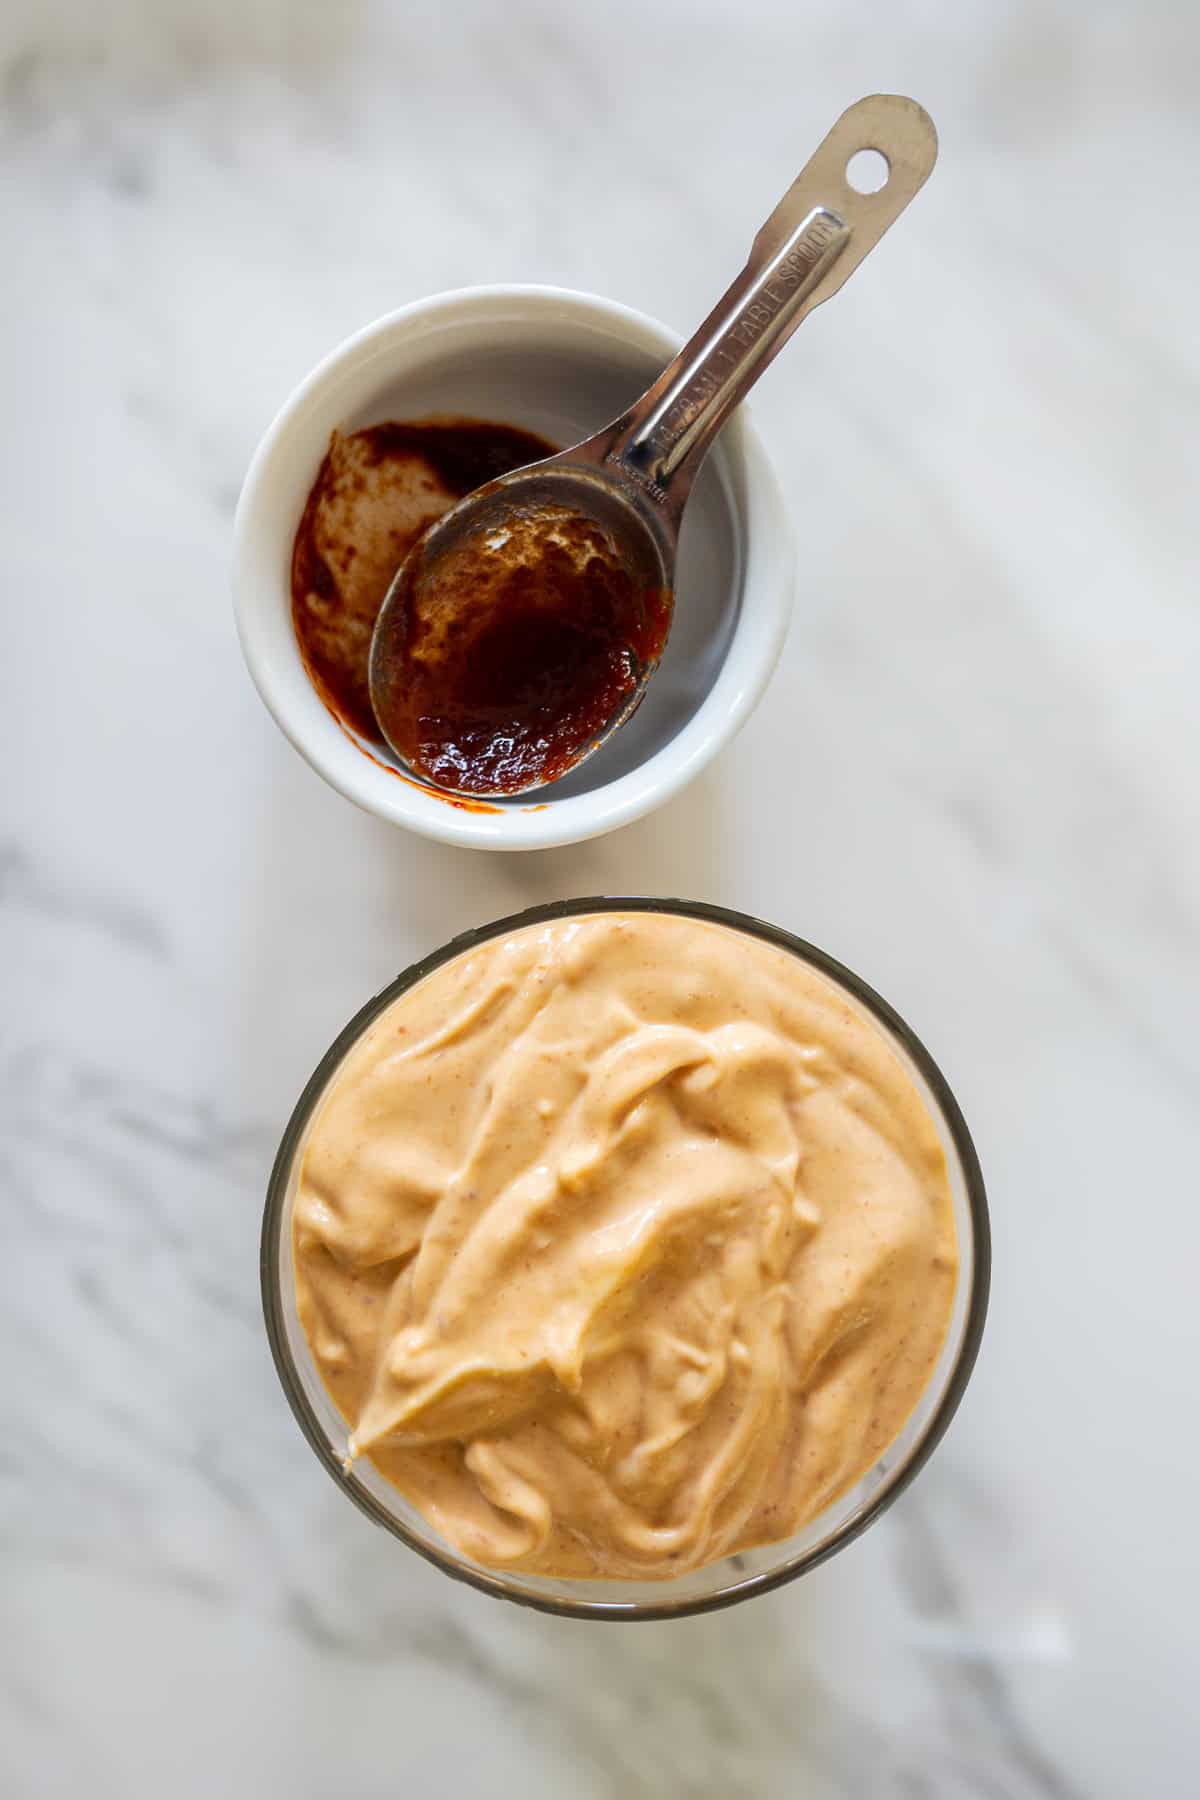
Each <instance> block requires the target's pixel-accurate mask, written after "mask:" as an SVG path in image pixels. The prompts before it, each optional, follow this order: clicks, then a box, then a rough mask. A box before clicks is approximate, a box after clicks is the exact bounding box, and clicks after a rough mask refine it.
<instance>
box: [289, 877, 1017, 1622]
mask: <svg viewBox="0 0 1200 1800" xmlns="http://www.w3.org/2000/svg"><path fill="white" fill-rule="evenodd" d="M606 912H642V913H666V914H668V915H671V916H674V917H678V918H688V919H697V920H700V921H702V922H704V923H708V924H714V925H723V926H726V927H728V928H730V929H732V930H735V931H741V932H744V933H746V934H747V935H748V936H750V937H754V938H758V939H759V940H760V941H761V942H765V943H768V944H772V945H774V946H775V947H776V948H778V949H781V950H785V951H787V952H789V953H790V954H792V955H794V956H798V957H799V958H800V960H801V961H803V962H806V963H808V964H809V965H810V966H811V967H813V968H815V969H817V970H818V971H819V972H820V973H821V974H823V975H826V976H828V977H829V978H830V979H831V980H832V981H834V982H836V983H838V984H840V985H841V986H843V987H844V988H846V989H847V991H848V992H849V993H850V994H851V995H852V996H853V997H854V998H855V999H856V1000H858V1001H859V1002H860V1003H861V1004H862V1005H863V1006H865V1007H866V1009H867V1011H868V1012H869V1013H871V1014H872V1016H873V1017H874V1018H875V1020H876V1021H877V1022H878V1023H880V1024H881V1025H883V1027H884V1028H885V1030H886V1031H888V1032H890V1033H891V1034H892V1036H893V1037H894V1038H895V1039H896V1040H897V1041H898V1042H899V1043H900V1045H901V1046H902V1048H903V1049H904V1050H905V1051H906V1053H907V1054H908V1056H909V1057H910V1058H911V1059H912V1061H913V1063H914V1064H915V1065H916V1067H917V1069H918V1070H919V1072H920V1074H921V1076H922V1077H923V1079H924V1080H925V1082H926V1084H927V1085H928V1088H929V1091H930V1093H931V1094H932V1096H933V1099H934V1101H935V1103H936V1105H937V1107H938V1109H939V1111H940V1113H941V1116H942V1119H943V1120H944V1122H945V1126H946V1129H947V1131H948V1133H949V1136H950V1139H951V1142H952V1144H953V1148H954V1152H955V1155H956V1156H957V1157H958V1160H959V1166H960V1168H961V1170H962V1176H963V1184H964V1188H965V1193H966V1200H967V1208H968V1212H969V1214H970V1219H971V1239H972V1270H971V1289H970V1294H969V1298H968V1303H967V1311H966V1314H965V1317H964V1321H963V1332H962V1340H961V1342H960V1344H959V1348H958V1354H957V1356H956V1358H955V1361H954V1365H953V1367H952V1368H951V1370H950V1373H949V1377H948V1379H947V1382H946V1387H945V1390H944V1392H943V1394H942V1397H941V1399H940V1401H939V1402H938V1405H937V1407H936V1409H935V1411H934V1412H933V1414H932V1415H931V1417H930V1419H929V1422H928V1424H927V1425H926V1427H925V1430H924V1432H923V1433H922V1435H921V1436H920V1437H919V1438H918V1439H917V1441H916V1443H915V1444H914V1445H913V1447H912V1449H911V1450H910V1452H909V1454H908V1456H907V1458H906V1459H905V1461H904V1462H903V1463H901V1464H900V1465H899V1466H898V1468H897V1469H896V1471H895V1473H894V1474H893V1476H892V1477H891V1479H890V1480H889V1481H888V1482H887V1483H886V1485H885V1486H884V1487H882V1488H881V1489H880V1491H879V1492H878V1493H877V1494H876V1495H875V1496H874V1498H873V1499H872V1500H871V1501H870V1502H869V1503H868V1504H867V1505H866V1506H864V1507H862V1508H861V1509H860V1510H859V1511H858V1512H856V1513H855V1514H854V1515H853V1516H852V1517H851V1518H850V1519H849V1520H848V1521H847V1522H846V1524H845V1525H843V1526H842V1528H841V1529H840V1530H838V1531H837V1532H835V1533H834V1535H833V1536H832V1537H831V1538H829V1539H827V1540H825V1541H823V1542H822V1543H821V1544H819V1545H817V1546H815V1547H814V1548H813V1549H812V1550H811V1551H809V1552H808V1553H807V1554H805V1555H802V1556H800V1557H798V1558H796V1560H795V1561H794V1562H792V1563H789V1564H787V1565H786V1566H784V1567H782V1568H777V1569H769V1570H765V1571H764V1572H762V1573H761V1574H758V1575H751V1576H748V1577H747V1578H746V1579H745V1580H744V1581H738V1582H735V1583H733V1584H732V1585H731V1586H729V1587H726V1588H722V1589H721V1590H720V1591H719V1592H718V1593H715V1594H708V1595H702V1596H699V1597H693V1598H688V1599H681V1600H677V1601H674V1602H672V1601H670V1600H668V1599H665V1598H664V1599H663V1600H662V1601H619V1600H588V1599H587V1598H586V1590H587V1588H588V1587H589V1585H590V1583H589V1582H587V1581H580V1582H579V1583H577V1586H578V1587H579V1588H580V1589H581V1590H583V1593H582V1595H581V1596H580V1597H579V1598H576V1597H574V1596H571V1597H569V1598H568V1597H565V1596H551V1595H541V1594H532V1593H514V1592H512V1591H510V1589H509V1587H508V1586H507V1578H506V1576H505V1574H504V1573H503V1572H502V1571H495V1572H493V1571H490V1570H488V1569H486V1568H484V1567H483V1566H482V1565H476V1564H467V1563H465V1562H460V1561H457V1560H456V1559H455V1558H454V1557H453V1556H452V1555H448V1554H445V1553H444V1552H442V1551H441V1550H439V1549H438V1548H437V1547H436V1546H435V1545H433V1544H432V1543H427V1542H422V1540H421V1539H420V1538H418V1537H417V1535H416V1534H415V1533H414V1532H412V1531H410V1530H409V1528H408V1527H407V1526H406V1525H405V1524H404V1523H403V1521H402V1520H400V1519H398V1518H397V1517H396V1516H395V1515H394V1514H392V1513H390V1512H389V1511H388V1510H387V1508H386V1507H384V1506H382V1505H381V1504H380V1503H379V1501H378V1500H376V1498H375V1497H374V1495H373V1494H372V1493H371V1492H370V1491H369V1489H367V1488H366V1487H365V1486H364V1485H363V1484H362V1483H361V1482H360V1481H359V1480H358V1478H357V1476H356V1475H355V1474H354V1472H353V1470H350V1471H347V1470H345V1469H343V1467H342V1463H341V1460H340V1458H339V1457H338V1456H337V1455H336V1453H335V1452H334V1450H333V1448H332V1446H331V1445H330V1442H329V1439H328V1437H327V1436H326V1434H325V1432H324V1431H323V1430H322V1428H321V1425H320V1422H319V1421H318V1419H317V1417H316V1414H315V1412H314V1411H313V1408H312V1406H311V1405H310V1403H309V1400H308V1396H307V1395H306V1394H305V1392H304V1389H303V1385H302V1383H301V1380H300V1376H299V1372H298V1370H297V1368H296V1365H295V1362H294V1360H293V1358H292V1355H291V1350H290V1347H289V1344H288V1338H287V1330H286V1326H285V1322H284V1317H283V1312H282V1306H281V1302H280V1292H281V1282H282V1278H283V1274H284V1270H283V1267H282V1253H283V1252H284V1250H286V1252H287V1254H288V1257H289V1258H290V1253H291V1239H290V1235H289V1237H288V1241H287V1243H286V1245H285V1244H284V1242H283V1230H282V1227H283V1218H284V1209H285V1205H286V1201H287V1190H288V1184H289V1180H290V1175H291V1169H292V1164H293V1161H294V1159H295V1154H296V1150H297V1147H298V1145H299V1143H300V1140H301V1138H302V1137H303V1134H304V1132H305V1130H306V1129H307V1127H308V1124H309V1121H310V1119H311V1117H312V1115H313V1113H314V1111H315V1109H316V1107H317V1105H318V1103H319V1102H320V1100H321V1099H322V1097H323V1095H324V1093H325V1090H326V1087H327V1084H328V1082H329V1079H330V1077H331V1076H332V1074H333V1073H334V1071H335V1069H336V1068H337V1065H338V1064H339V1063H340V1062H341V1060H342V1058H343V1057H344V1056H345V1055H346V1054H347V1052H348V1051H349V1050H350V1049H351V1047H352V1046H353V1044H354V1043H356V1042H357V1040H358V1039H359V1038H360V1037H361V1036H362V1034H363V1033H364V1032H365V1031H366V1030H368V1028H369V1027H370V1026H371V1025H372V1024H373V1023H374V1022H375V1020H376V1019H377V1018H378V1017H379V1016H380V1014H381V1013H383V1012H385V1011H386V1010H387V1008H388V1007H389V1006H391V1004H392V1003H393V1001H395V1000H396V999H397V998H398V997H399V996H400V995H401V994H403V993H406V992H407V991H408V990H409V989H410V988H412V987H415V986H416V984H417V983H418V982H420V981H423V980H424V979H425V977H426V976H427V975H431V974H432V973H433V972H434V971H435V970H436V969H439V968H441V967H442V966H443V965H444V964H446V963H448V962H451V961H453V960H454V959H455V958H456V957H459V956H462V955H464V954H465V953H467V952H469V951H471V950H474V949H476V948H478V946H479V945H480V944H484V943H487V942H489V941H490V940H491V939H493V938H495V937H499V936H501V935H503V934H504V933H505V932H509V931H517V930H520V929H523V928H524V927H526V926H530V925H540V924H547V923H550V922H552V921H555V920H559V919H569V918H575V917H579V916H582V915H586V914H594V913H606ZM289 1267H290V1264H289ZM259 1273H260V1281H261V1286H262V1305H263V1318H264V1322H265V1325H266V1331H267V1339H268V1342H269V1344H270V1348H271V1355H272V1358H273V1360H274V1363H275V1371H276V1374H277V1375H278V1377H279V1381H280V1385H281V1386H282V1388H283V1391H284V1394H285V1396H286V1398H287V1401H288V1404H289V1405H290V1406H291V1409H292V1412H293V1414H294V1415H295V1418H296V1421H297V1423H298V1425H299V1426H300V1429H301V1431H302V1432H303V1434H304V1436H305V1438H306V1439H307V1440H308V1443H309V1445H310V1447H311V1448H312V1449H313V1450H314V1451H315V1452H316V1454H317V1457H318V1459H319V1460H320V1462H321V1464H322V1466H323V1467H324V1468H325V1469H326V1471H327V1472H328V1473H329V1474H330V1475H331V1476H332V1478H333V1479H334V1481H335V1482H336V1483H337V1485H338V1487H339V1488H340V1489H341V1491H342V1492H343V1493H344V1494H346V1495H347V1496H348V1497H349V1498H350V1499H351V1500H353V1501H354V1503H355V1505H357V1506H358V1507H359V1508H360V1510H361V1511H362V1512H364V1513H365V1514H366V1515H367V1517H368V1518H370V1519H373V1520H374V1522H375V1523H376V1524H377V1525H381V1526H383V1527H384V1529H385V1530H387V1531H389V1532H390V1533H391V1534H392V1536H394V1537H397V1538H399V1539H400V1541H401V1542H402V1543H404V1544H406V1545H407V1546H408V1548H409V1549H410V1550H415V1551H416V1552H417V1554H418V1555H419V1556H422V1557H424V1559H425V1560H426V1562H429V1563H432V1564H433V1565H434V1566H435V1567H436V1568H438V1569H440V1570H441V1571H442V1572H443V1574H446V1575H450V1576H452V1577H453V1578H454V1579H455V1580H456V1581H463V1582H465V1583H466V1584H467V1585H468V1586H469V1587H473V1588H475V1589H477V1590H478V1591H479V1592H481V1593H485V1594H491V1595H493V1596H496V1597H498V1598H501V1599H504V1600H508V1601H510V1602H512V1603H513V1604H515V1605H518V1606H528V1607H532V1608H533V1609H534V1610H535V1611H538V1612H545V1613H552V1614H554V1615H556V1616H557V1617H560V1618H587V1619H607V1620H615V1621H618V1622H619V1621H627V1622H633V1621H636V1620H642V1619H658V1620H661V1619H679V1618H686V1617H689V1616H693V1615H695V1614H698V1613H707V1612H716V1611H719V1610H720V1609H721V1608H723V1607H726V1606H733V1605H735V1604H737V1603H738V1602H739V1601H742V1600H749V1599H751V1598H753V1597H754V1596H756V1595H758V1594H766V1593H770V1592H771V1591H772V1590H773V1589H775V1588H779V1587H782V1586H784V1585H785V1584H786V1583H787V1582H789V1581H794V1580H795V1579H796V1578H797V1577H798V1576H800V1575H804V1574H807V1573H809V1571H810V1570H812V1569H815V1568H817V1567H818V1566H819V1565H820V1564H821V1563H823V1562H827V1561H828V1560H829V1558H830V1557H831V1556H834V1555H836V1554H837V1552H838V1551H839V1550H842V1549H844V1548H845V1547H846V1545H847V1544H849V1543H852V1542H853V1541H854V1539H855V1538H857V1537H860V1536H861V1535H862V1533H863V1532H864V1531H865V1530H866V1529H867V1527H868V1526H869V1525H872V1524H874V1522H875V1520H876V1519H878V1518H879V1517H880V1516H881V1515H882V1514H883V1513H884V1512H886V1510H887V1508H888V1507H889V1506H891V1505H892V1503H893V1502H894V1501H895V1500H897V1499H898V1498H899V1496H900V1495H901V1494H902V1493H903V1492H904V1490H905V1489H906V1488H907V1487H908V1486H909V1485H910V1483H911V1482H912V1481H913V1480H914V1479H915V1477H916V1476H917V1475H918V1474H919V1473H920V1471H921V1470H922V1469H923V1468H924V1466H925V1464H926V1463H927V1462H928V1461H929V1458H930V1457H931V1456H932V1454H933V1452H934V1450H935V1449H936V1448H937V1446H938V1444H939V1443H940V1442H941V1440H942V1438H943V1437H944V1435H945V1433H946V1430H947V1428H948V1427H949V1424H950V1421H951V1420H952V1418H953V1417H954V1414H955V1413H956V1412H957V1410H958V1406H959V1403H960V1401H961V1400H962V1397H963V1394H964V1392H965V1391H966V1387H967V1383H968V1381H969V1380H970V1376H971V1372H972V1370H973V1368H974V1366H975V1361H976V1358H977V1356H978V1354H979V1346H980V1342H981V1340H982V1337H983V1328H984V1322H985V1320H986V1317H987V1309H988V1295H989V1291H990V1285H991V1227H990V1222H989V1216H988V1204H987V1194H986V1190H985V1187H984V1181H983V1172H982V1170H981V1168H980V1165H979V1158H978V1156H977V1154H976V1151H975V1146H974V1143H973V1142H972V1139H971V1134H970V1132H969V1130H968V1129H967V1123H966V1120H965V1119H964V1118H963V1115H962V1112H961V1110H960V1108H959V1105H958V1102H957V1101H956V1099H955V1098H954V1094H953V1093H952V1091H951V1089H950V1086H949V1083H948V1082H947V1081H946V1078H945V1076H944V1075H943V1074H942V1072H941V1070H940V1068H939V1067H938V1065H937V1063H936V1062H935V1061H934V1059H933V1057H932V1056H931V1055H930V1053H929V1051H928V1050H927V1049H926V1048H925V1045H924V1044H923V1043H922V1042H921V1040H920V1038H918V1037H917V1035H916V1033H915V1032H914V1031H913V1029H912V1027H911V1026H910V1025H909V1024H908V1023H907V1022H906V1020H904V1019H903V1018H902V1017H901V1016H900V1014H899V1013H898V1012H897V1011H896V1010H895V1008H894V1007H893V1006H891V1005H890V1004H889V1003H888V1002H887V1001H886V1000H885V999H884V998H883V997H882V995H880V994H878V993H876V991H875V989H874V988H872V987H871V986H870V985H869V984H868V983H867V982H866V981H864V980H863V979H862V977H861V976H860V975H856V974H855V973H854V971H853V970H852V969H848V968H847V967H846V966H845V964H844V963H841V962H839V961H838V960H837V959H836V958H835V957H833V956H830V955H829V954H828V952H827V951H824V950H821V949H819V948H818V947H817V946H816V945H814V944H810V943H808V942H807V940H805V939H804V938H800V937H797V936H795V935H794V933H792V932H789V931H785V930H784V929H783V927H782V926H778V925H772V924H769V923H768V922H767V921H765V920H763V919H759V918H756V917H754V916H753V915H752V914H749V913H742V912H737V911H735V910H734V909H732V908H730V907H726V906H719V905H716V904H715V903H712V902H709V901H702V900H682V899H669V898H653V897H648V896H612V895H598V896H591V897H588V898H583V899H573V900H552V901H549V902H546V903H543V904H541V905H538V906H531V907H526V908H524V909H523V910H522V911H521V912H518V913H510V914H508V915H507V916H506V917H504V918H501V919H494V920H492V921H490V922H489V923H487V924H485V925H478V926H475V927H473V928H472V929H471V930H469V931H464V932H460V933H459V935H458V936H457V937H454V938H451V939H450V940H449V942H448V943H445V944H443V945H441V946H440V947H439V948H438V949H436V950H433V951H430V953H429V954H428V955H427V956H423V957H421V958H420V959H419V961H417V962H415V963H413V964H411V965H410V966H409V967H408V968H407V969H405V970H404V971H403V972H402V973H401V974H399V975H397V976H396V977H395V979H394V980H393V981H390V982H388V984H387V985H386V986H385V987H382V988H380V990H379V992H378V993H377V994H375V995H374V996H373V998H372V999H370V1000H368V1001H367V1003H366V1005H365V1006H363V1007H360V1009H359V1010H358V1012H357V1013H355V1015H354V1017H353V1018H352V1019H351V1020H350V1021H349V1023H348V1024H347V1025H346V1026H345V1027H344V1029H343V1030H342V1031H340V1032H339V1033H338V1035H337V1037H336V1038H335V1039H334V1041H333V1043H332V1044H331V1045H330V1047H329V1049H328V1050H327V1051H326V1052H325V1054H324V1056H323V1057H322V1058H321V1060H320V1062H319V1063H318V1064H317V1067H316V1069H315V1070H314V1071H313V1073H312V1075H311V1076H310V1077H309V1080H308V1081H307V1083H306V1084H305V1087H304V1090H303V1092H302V1093H301V1095H300V1098H299V1100H298V1101H297V1102H296V1105H295V1107H294V1109H293V1111H292V1115H291V1118H290V1119H289V1120H288V1123H287V1126H286V1127H285V1129H284V1133H283V1136H282V1138H281V1140H280V1144H279V1149H278V1151H277V1152H276V1155H275V1161H274V1164H273V1166H272V1169H271V1175H270V1178H269V1180H268V1183H267V1195H266V1202H265V1205H264V1208H263V1225H262V1236H261V1240H260V1257H259Z"/></svg>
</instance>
